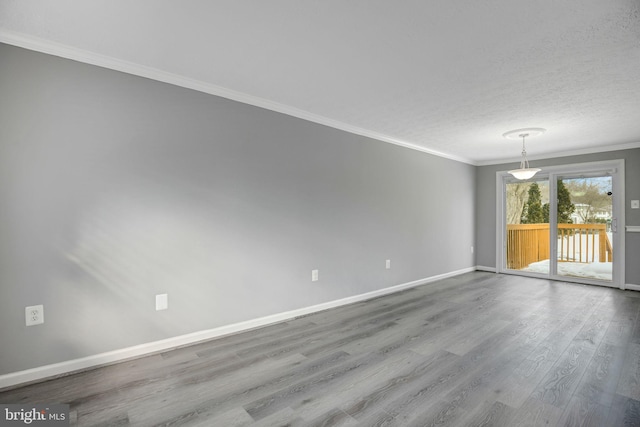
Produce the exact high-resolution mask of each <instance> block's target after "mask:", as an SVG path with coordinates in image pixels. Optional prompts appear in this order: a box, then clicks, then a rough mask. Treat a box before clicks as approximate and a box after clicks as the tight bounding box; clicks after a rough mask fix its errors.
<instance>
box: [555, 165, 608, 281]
mask: <svg viewBox="0 0 640 427" xmlns="http://www.w3.org/2000/svg"><path fill="white" fill-rule="evenodd" d="M556 191H557V239H556V242H555V244H556V251H555V252H556V254H557V267H556V269H557V275H558V276H565V277H579V278H584V279H590V280H603V281H608V282H611V281H612V280H613V247H614V246H613V238H614V237H613V236H614V234H613V233H612V230H611V226H612V221H613V199H612V195H613V178H612V177H611V176H607V175H604V176H589V177H585V176H579V177H572V176H568V177H562V178H560V179H558V181H557V188H556Z"/></svg>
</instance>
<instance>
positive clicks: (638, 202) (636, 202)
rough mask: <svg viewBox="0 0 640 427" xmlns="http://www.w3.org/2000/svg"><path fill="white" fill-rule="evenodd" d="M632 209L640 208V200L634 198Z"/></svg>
mask: <svg viewBox="0 0 640 427" xmlns="http://www.w3.org/2000/svg"><path fill="white" fill-rule="evenodd" d="M631 209H640V200H632V201H631Z"/></svg>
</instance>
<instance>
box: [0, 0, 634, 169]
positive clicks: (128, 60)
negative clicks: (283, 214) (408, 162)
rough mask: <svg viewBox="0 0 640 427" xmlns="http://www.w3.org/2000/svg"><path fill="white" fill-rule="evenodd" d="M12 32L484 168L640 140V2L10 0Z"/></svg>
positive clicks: (44, 46) (5, 24) (5, 30)
mask: <svg viewBox="0 0 640 427" xmlns="http://www.w3.org/2000/svg"><path fill="white" fill-rule="evenodd" d="M0 41H1V42H6V43H11V44H15V45H19V46H23V47H27V48H30V49H34V50H40V51H43V52H48V53H53V54H57V55H60V56H64V57H68V58H72V59H77V60H81V61H85V62H89V63H94V64H97V65H102V66H107V67H110V68H114V69H120V70H122V71H128V72H132V73H134V74H139V75H144V76H147V77H152V78H158V79H159V80H164V81H169V82H172V83H176V84H181V85H183V86H186V87H192V88H196V89H199V90H204V91H206V92H209V93H215V94H220V95H222V96H226V97H229V98H232V99H238V100H242V101H245V102H249V103H253V104H255V105H260V106H264V107H267V108H272V109H274V110H276V111H282V112H285V113H288V114H292V115H295V116H298V117H303V118H306V119H310V120H313V121H316V122H320V123H324V124H329V125H332V126H335V127H338V128H341V129H345V130H349V131H352V132H356V133H360V134H363V135H368V136H374V137H377V138H380V139H383V140H386V141H389V142H394V143H398V144H401V145H407V146H411V147H415V148H419V149H423V150H425V151H430V152H436V153H440V154H443V155H445V156H446V157H450V158H454V159H458V160H462V161H466V162H468V163H472V164H488V163H497V162H500V161H507V160H508V161H510V160H513V159H516V158H517V157H518V156H519V151H520V144H519V143H518V142H517V141H516V142H514V141H510V140H506V139H504V138H502V136H501V135H502V134H503V133H504V132H506V131H508V130H511V129H517V128H523V127H543V128H546V129H548V131H547V133H546V134H544V135H543V136H541V137H538V138H536V139H532V140H530V141H527V150H528V152H529V154H530V157H531V158H543V157H549V156H554V155H563V154H569V153H578V152H594V151H605V150H611V149H614V148H626V147H638V146H640V2H639V1H638V0H606V1H603V0H582V1H577V0H576V1H571V0H567V1H562V2H559V1H557V0H529V1H513V0H501V1H500V0H483V1H469V0H448V1H442V2H436V1H418V0H414V1H389V0H386V1H380V0H357V1H356V0H354V1H344V0H342V1H337V0H330V1H326V0H325V1H320V0H314V1H310V0H280V1H278V0H276V1H264V0H253V1H238V0H229V1H205V0H189V1H179V2H178V1H170V0H161V1H159V0H137V1H133V2H132V1H122V0H119V1H118V0H92V1H79V0H76V1H70V0H56V1H50V0H0ZM0 60H1V58H0Z"/></svg>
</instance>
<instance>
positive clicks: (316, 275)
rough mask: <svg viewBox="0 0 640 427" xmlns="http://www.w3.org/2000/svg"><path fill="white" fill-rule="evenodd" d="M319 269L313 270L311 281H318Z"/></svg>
mask: <svg viewBox="0 0 640 427" xmlns="http://www.w3.org/2000/svg"><path fill="white" fill-rule="evenodd" d="M318 278H319V276H318V270H311V281H312V282H317V281H318Z"/></svg>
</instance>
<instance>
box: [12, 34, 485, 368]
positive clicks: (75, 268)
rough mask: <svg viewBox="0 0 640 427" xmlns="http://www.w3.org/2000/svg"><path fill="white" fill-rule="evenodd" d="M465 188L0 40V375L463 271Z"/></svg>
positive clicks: (419, 158)
mask: <svg viewBox="0 0 640 427" xmlns="http://www.w3.org/2000/svg"><path fill="white" fill-rule="evenodd" d="M475 176H476V168H475V167H473V166H470V165H466V164H462V163H458V162H455V161H450V160H446V159H442V158H439V157H435V156H431V155H428V154H424V153H420V152H417V151H413V150H409V149H405V148H401V147H397V146H394V145H390V144H387V143H383V142H380V141H376V140H372V139H368V138H364V137H359V136H356V135H352V134H349V133H345V132H342V131H338V130H335V129H331V128H328V127H324V126H321V125H317V124H313V123H309V122H306V121H303V120H300V119H296V118H292V117H289V116H285V115H282V114H278V113H274V112H270V111H266V110H262V109H259V108H255V107H251V106H248V105H244V104H240V103H237V102H233V101H229V100H225V99H222V98H218V97H214V96H211V95H206V94H202V93H198V92H195V91H190V90H187V89H183V88H179V87H174V86H171V85H167V84H163V83H159V82H155V81H151V80H146V79H143V78H139V77H135V76H131V75H127V74H123V73H118V72H114V71H110V70H105V69H101V68H97V67H93V66H90V65H86V64H80V63H76V62H73V61H69V60H64V59H60V58H57V57H52V56H47V55H44V54H39V53H35V52H30V51H27V50H23V49H19V48H16V47H12V46H7V45H0V325H1V329H0V333H1V336H0V342H1V343H2V346H1V347H2V349H1V350H0V374H4V373H9V372H15V371H19V370H23V369H27V368H32V367H36V366H41V365H45V364H51V363H55V362H60V361H65V360H70V359H74V358H78V357H83V356H87V355H92V354H97V353H100V352H105V351H109V350H114V349H119V348H125V347H128V346H132V345H136V344H141V343H145V342H151V341H155V340H159V339H164V338H169V337H173V336H177V335H181V334H185V333H189V332H194V331H199V330H205V329H210V328H215V327H219V326H223V325H228V324H232V323H235V322H239V321H244V320H250V319H254V318H258V317H261V316H265V315H269V314H276V313H281V312H284V311H288V310H293V309H296V308H302V307H307V306H310V305H314V304H319V303H322V302H327V301H332V300H336V299H340V298H344V297H347V296H352V295H358V294H362V293H365V292H369V291H373V290H377V289H382V288H386V287H389V286H393V285H397V284H401V283H406V282H409V281H413V280H418V279H422V278H426V277H430V276H434V275H438V274H442V273H447V272H451V271H455V270H458V269H463V268H467V267H472V266H473V265H475V259H474V256H473V255H471V253H470V246H471V245H473V244H474V236H475V229H474V226H475V219H474V218H475V206H476V205H475V196H474V195H475V191H476V190H475ZM385 259H391V260H392V269H391V270H385ZM312 269H319V270H320V281H319V282H316V283H312V282H311V281H310V278H311V270H312ZM158 293H168V294H169V310H167V311H160V312H156V311H155V305H154V304H155V299H154V298H155V294H158ZM35 304H44V307H45V320H46V322H45V324H44V325H40V326H35V327H29V328H27V327H25V324H24V307H25V306H28V305H35Z"/></svg>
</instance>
